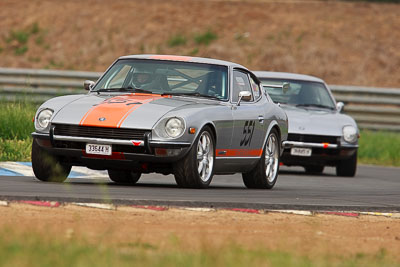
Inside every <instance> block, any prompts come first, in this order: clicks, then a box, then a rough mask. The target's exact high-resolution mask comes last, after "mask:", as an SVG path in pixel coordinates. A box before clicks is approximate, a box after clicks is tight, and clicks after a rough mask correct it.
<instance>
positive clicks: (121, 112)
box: [52, 94, 193, 129]
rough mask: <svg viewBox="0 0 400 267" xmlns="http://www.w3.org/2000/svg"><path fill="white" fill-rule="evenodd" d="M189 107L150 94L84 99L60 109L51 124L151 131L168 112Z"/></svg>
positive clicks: (182, 103) (175, 100)
mask: <svg viewBox="0 0 400 267" xmlns="http://www.w3.org/2000/svg"><path fill="white" fill-rule="evenodd" d="M189 104H193V101H190V100H186V99H175V98H171V97H162V96H160V95H150V94H126V95H118V96H109V95H85V96H82V97H80V98H78V99H75V100H74V101H72V102H70V103H69V104H67V105H65V106H64V107H63V108H61V109H60V110H59V111H58V112H57V113H56V114H55V116H54V117H53V119H52V123H62V124H75V125H82V126H95V127H110V128H119V127H121V128H136V129H151V128H152V127H153V126H154V125H155V124H156V122H157V121H158V120H159V119H160V118H162V117H163V116H164V115H165V114H166V113H168V112H169V111H171V110H173V109H176V108H178V107H182V106H184V105H189Z"/></svg>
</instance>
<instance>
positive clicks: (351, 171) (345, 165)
mask: <svg viewBox="0 0 400 267" xmlns="http://www.w3.org/2000/svg"><path fill="white" fill-rule="evenodd" d="M356 171H357V151H356V152H355V153H354V154H353V155H352V156H351V157H350V158H349V159H346V160H342V161H339V163H338V164H337V165H336V175H337V176H345V177H354V176H355V175H356Z"/></svg>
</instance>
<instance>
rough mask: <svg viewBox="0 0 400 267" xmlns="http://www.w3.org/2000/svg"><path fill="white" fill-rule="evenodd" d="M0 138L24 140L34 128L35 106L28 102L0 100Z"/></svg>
mask: <svg viewBox="0 0 400 267" xmlns="http://www.w3.org/2000/svg"><path fill="white" fill-rule="evenodd" d="M0 107H1V108H0V138H1V139H12V140H14V139H16V140H24V139H26V138H28V137H30V135H31V133H32V132H33V131H34V130H35V128H34V126H33V122H32V119H33V117H34V116H35V112H36V109H37V106H36V105H34V104H31V103H29V102H0Z"/></svg>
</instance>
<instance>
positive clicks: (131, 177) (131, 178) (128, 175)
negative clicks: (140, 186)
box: [108, 170, 142, 185]
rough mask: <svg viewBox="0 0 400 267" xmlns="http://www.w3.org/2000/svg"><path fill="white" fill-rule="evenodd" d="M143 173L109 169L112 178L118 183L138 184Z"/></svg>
mask: <svg viewBox="0 0 400 267" xmlns="http://www.w3.org/2000/svg"><path fill="white" fill-rule="evenodd" d="M141 175H142V174H141V173H137V172H132V171H115V170H108V176H109V177H110V179H111V180H112V181H113V182H115V183H118V184H131V185H132V184H136V182H137V181H139V178H140V176H141Z"/></svg>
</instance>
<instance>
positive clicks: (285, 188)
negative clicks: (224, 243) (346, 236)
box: [0, 166, 400, 212]
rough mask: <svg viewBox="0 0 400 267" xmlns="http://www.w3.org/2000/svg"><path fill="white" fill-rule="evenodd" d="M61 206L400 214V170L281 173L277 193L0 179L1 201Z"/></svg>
mask: <svg viewBox="0 0 400 267" xmlns="http://www.w3.org/2000/svg"><path fill="white" fill-rule="evenodd" d="M21 199H23V200H58V201H68V202H69V201H73V202H112V203H114V204H132V205H133V204H135V205H171V206H190V207H216V208H254V209H256V208H257V209H300V210H347V211H348V210H353V211H392V212H396V211H397V212H398V211H400V168H383V167H372V166H359V167H358V170H357V175H356V177H353V178H347V177H337V176H335V175H334V169H333V168H326V169H325V171H324V173H323V174H322V175H306V174H305V173H304V171H302V169H301V168H287V167H286V168H285V167H283V168H281V171H280V175H279V178H278V182H277V184H276V185H275V187H274V189H273V190H250V189H246V188H245V187H244V185H243V183H242V179H241V175H239V174H236V175H229V176H214V179H213V182H212V183H211V186H210V188H209V189H206V190H198V189H181V188H178V187H177V186H176V184H175V180H174V178H173V176H172V175H169V176H163V175H155V174H147V175H143V176H142V178H141V179H140V180H139V182H138V184H136V185H133V186H123V185H116V184H114V183H112V182H111V181H109V180H105V179H104V178H102V179H81V178H69V179H68V180H67V181H66V182H65V183H63V184H57V183H44V182H40V181H38V180H36V179H35V178H34V177H26V176H0V200H21Z"/></svg>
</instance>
